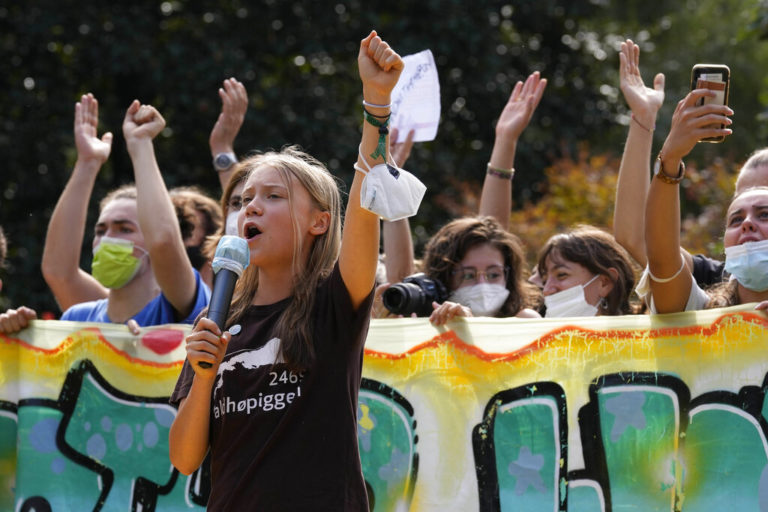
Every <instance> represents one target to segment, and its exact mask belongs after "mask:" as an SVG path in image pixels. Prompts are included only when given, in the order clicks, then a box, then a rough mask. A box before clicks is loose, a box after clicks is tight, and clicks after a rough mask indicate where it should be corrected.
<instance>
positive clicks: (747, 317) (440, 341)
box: [365, 312, 768, 362]
mask: <svg viewBox="0 0 768 512" xmlns="http://www.w3.org/2000/svg"><path fill="white" fill-rule="evenodd" d="M739 320H741V321H743V322H745V323H749V324H753V325H758V326H762V327H768V319H766V318H765V317H763V316H762V315H760V314H758V313H750V312H741V313H730V314H726V315H722V316H720V317H718V318H717V320H715V321H714V322H712V323H711V324H710V325H708V326H701V325H688V326H685V327H660V328H655V329H648V331H647V332H648V334H649V336H650V337H652V338H665V337H678V336H712V335H714V334H716V333H717V332H718V331H719V330H720V329H721V328H722V327H723V326H724V325H725V324H730V323H733V322H736V321H739ZM640 331H642V329H637V328H635V329H611V330H594V329H585V328H584V327H580V326H576V325H567V324H566V325H564V326H562V327H559V328H557V329H555V330H554V331H550V332H548V333H547V334H545V335H544V336H542V337H541V338H538V339H536V340H534V341H532V342H531V343H529V344H528V345H526V346H524V347H521V348H519V349H517V350H515V351H514V352H501V353H496V352H485V351H484V350H481V349H479V348H477V347H475V346H474V345H469V344H467V343H465V342H464V340H462V339H461V338H459V337H458V336H457V335H456V333H455V332H454V331H448V332H445V333H441V334H439V335H437V336H435V337H434V338H432V339H431V340H429V341H427V342H425V343H421V344H419V345H416V346H414V347H413V348H411V349H409V350H407V351H406V352H401V353H399V354H388V353H385V352H379V351H375V350H371V349H366V350H365V355H366V357H370V358H373V359H389V360H393V361H394V360H399V359H403V358H406V357H408V356H409V355H412V354H415V353H416V352H420V351H422V350H426V349H430V348H437V347H439V346H441V345H446V344H448V343H451V344H453V345H455V346H456V348H457V349H459V350H461V351H462V352H464V353H467V354H471V355H473V356H475V357H477V358H479V359H482V360H484V361H489V362H497V361H513V360H515V359H519V358H521V357H523V356H525V355H528V354H531V353H533V352H535V351H537V350H540V349H542V348H544V347H546V346H547V345H549V344H550V343H553V342H555V341H556V340H557V338H558V337H560V336H561V335H563V334H566V333H578V334H581V335H582V336H583V337H584V338H586V339H598V340H599V339H605V338H612V339H622V340H623V339H632V338H636V337H637V333H638V332H640Z"/></svg>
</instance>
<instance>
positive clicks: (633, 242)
mask: <svg viewBox="0 0 768 512" xmlns="http://www.w3.org/2000/svg"><path fill="white" fill-rule="evenodd" d="M619 77H620V87H621V92H622V94H623V95H624V99H625V100H626V102H627V105H628V106H629V108H630V110H631V111H632V114H631V115H632V117H631V120H630V122H629V133H627V142H626V144H625V145H624V154H623V155H622V157H621V166H620V167H619V178H618V181H617V184H616V205H615V208H614V211H613V236H614V237H615V238H616V241H617V242H619V244H621V246H622V247H624V248H625V249H626V250H627V252H628V253H629V254H630V255H631V256H632V258H634V259H635V261H637V262H638V263H639V264H640V265H641V266H645V263H646V257H645V227H644V226H645V216H644V215H643V212H644V210H645V199H646V196H647V195H648V188H649V186H650V181H651V180H650V175H651V168H650V161H651V147H652V145H653V130H654V128H655V125H656V114H657V113H658V112H659V109H660V108H661V105H662V104H663V103H664V75H663V74H661V73H659V74H657V75H656V77H655V78H654V79H653V89H651V88H649V87H646V86H645V84H644V83H643V77H642V76H641V75H640V47H639V46H637V45H636V44H635V43H633V42H632V40H630V39H627V40H626V42H623V43H621V51H620V52H619Z"/></svg>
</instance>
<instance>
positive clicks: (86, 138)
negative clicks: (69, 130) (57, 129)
mask: <svg viewBox="0 0 768 512" xmlns="http://www.w3.org/2000/svg"><path fill="white" fill-rule="evenodd" d="M98 126H99V102H98V100H96V98H94V97H93V94H91V93H88V94H83V96H82V97H81V98H80V101H78V102H77V103H75V146H76V147H77V158H78V160H82V161H94V162H96V163H98V165H99V166H100V165H101V164H103V163H104V162H106V161H107V158H109V153H110V151H111V150H112V133H111V132H107V133H105V134H104V135H102V136H101V138H99V137H98V135H97V129H98Z"/></svg>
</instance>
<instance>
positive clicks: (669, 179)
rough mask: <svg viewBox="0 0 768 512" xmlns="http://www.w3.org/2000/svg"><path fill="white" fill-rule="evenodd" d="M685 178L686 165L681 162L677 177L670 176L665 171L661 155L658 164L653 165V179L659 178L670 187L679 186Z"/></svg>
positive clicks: (657, 159) (658, 157)
mask: <svg viewBox="0 0 768 512" xmlns="http://www.w3.org/2000/svg"><path fill="white" fill-rule="evenodd" d="M684 176H685V164H684V163H683V161H682V160H680V166H679V167H678V171H677V176H670V175H669V174H667V173H666V171H664V166H663V165H662V164H661V153H659V156H657V157H656V162H655V163H654V164H653V177H654V178H659V179H660V180H661V181H663V182H664V183H668V184H670V185H677V184H678V183H680V182H681V181H683V177H684Z"/></svg>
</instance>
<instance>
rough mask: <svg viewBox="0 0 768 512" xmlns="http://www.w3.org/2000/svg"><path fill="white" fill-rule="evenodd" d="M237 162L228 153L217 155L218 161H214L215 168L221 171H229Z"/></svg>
mask: <svg viewBox="0 0 768 512" xmlns="http://www.w3.org/2000/svg"><path fill="white" fill-rule="evenodd" d="M235 161H236V160H235V159H234V158H232V156H231V155H229V154H228V153H220V154H218V155H216V159H215V160H214V161H213V166H214V167H216V169H219V170H224V169H229V168H230V167H232V165H233V164H234V163H235Z"/></svg>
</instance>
